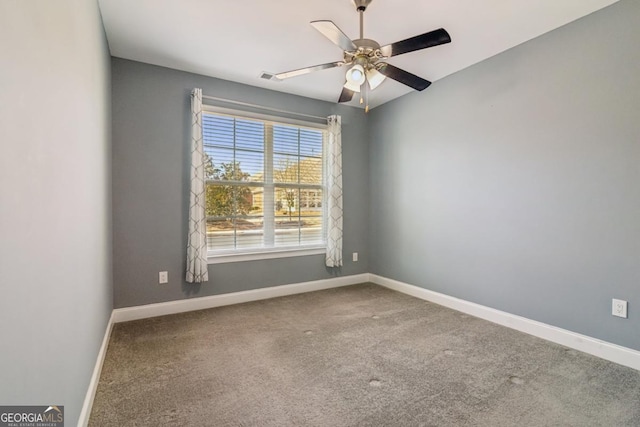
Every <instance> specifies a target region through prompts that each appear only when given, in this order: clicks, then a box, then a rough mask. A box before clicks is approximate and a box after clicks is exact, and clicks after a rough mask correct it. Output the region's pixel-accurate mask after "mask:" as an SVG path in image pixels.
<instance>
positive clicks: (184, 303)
mask: <svg viewBox="0 0 640 427" xmlns="http://www.w3.org/2000/svg"><path fill="white" fill-rule="evenodd" d="M368 281H369V274H368V273H363V274H355V275H352V276H343V277H334V278H331V279H323V280H316V281H312V282H303V283H295V284H291V285H282V286H273V287H270V288H262V289H253V290H250V291H241V292H233V293H229V294H222V295H212V296H208V297H199V298H191V299H184V300H178V301H169V302H162V303H157V304H148V305H140V306H137V307H127V308H117V309H115V310H113V321H114V322H115V323H118V322H128V321H130V320H138V319H146V318H149V317H156V316H165V315H168V314H176V313H184V312H188V311H195V310H204V309H207V308H214V307H221V306H224V305H232V304H240V303H243V302H251V301H258V300H263V299H268V298H276V297H282V296H286V295H294V294H300V293H304V292H312V291H320V290H323V289H330V288H338V287H341V286H348V285H355V284H358V283H363V282H368Z"/></svg>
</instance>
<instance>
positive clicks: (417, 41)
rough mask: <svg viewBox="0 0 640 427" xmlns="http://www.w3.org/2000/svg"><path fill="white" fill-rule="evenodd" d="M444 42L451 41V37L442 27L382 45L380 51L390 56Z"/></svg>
mask: <svg viewBox="0 0 640 427" xmlns="http://www.w3.org/2000/svg"><path fill="white" fill-rule="evenodd" d="M445 43H451V37H450V36H449V33H447V31H446V30H445V29H444V28H440V29H438V30H434V31H430V32H428V33H424V34H421V35H419V36H415V37H411V38H408V39H406V40H402V41H399V42H395V43H391V44H388V45H386V46H382V47H381V48H380V52H382V54H383V55H384V56H386V57H392V56H397V55H402V54H403V53H409V52H413V51H415V50H420V49H426V48H428V47H433V46H439V45H441V44H445Z"/></svg>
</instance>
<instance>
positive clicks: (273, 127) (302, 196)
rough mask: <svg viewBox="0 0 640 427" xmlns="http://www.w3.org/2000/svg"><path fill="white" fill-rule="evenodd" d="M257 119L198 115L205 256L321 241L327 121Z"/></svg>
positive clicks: (259, 251) (304, 247) (283, 248)
mask: <svg viewBox="0 0 640 427" xmlns="http://www.w3.org/2000/svg"><path fill="white" fill-rule="evenodd" d="M257 117H259V116H254V117H251V116H244V115H242V116H241V115H238V114H237V113H235V114H232V113H228V112H225V113H222V112H219V111H217V110H214V111H211V110H209V111H205V112H204V114H203V119H202V122H203V123H202V133H203V139H204V141H203V142H204V151H205V164H206V166H205V178H206V182H207V184H206V199H207V200H206V214H207V248H208V252H209V256H210V260H211V257H213V258H218V257H224V256H229V255H239V254H261V255H264V254H265V253H269V254H271V255H274V254H275V253H281V252H285V253H289V254H298V253H296V252H290V251H300V250H314V249H315V250H316V251H315V252H318V249H323V248H324V246H325V242H326V239H325V211H324V208H323V207H324V206H325V203H324V197H325V191H324V185H325V179H324V173H323V170H324V157H323V153H324V145H325V140H326V125H325V126H322V125H316V124H311V123H303V122H294V121H285V120H284V119H282V120H280V121H279V120H278V119H273V118H269V119H265V118H264V117H260V118H257ZM280 255H282V254H280ZM260 257H261V256H258V258H260ZM222 259H223V260H225V261H226V260H227V259H224V258H222ZM241 259H244V258H241Z"/></svg>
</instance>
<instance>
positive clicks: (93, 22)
mask: <svg viewBox="0 0 640 427" xmlns="http://www.w3.org/2000/svg"><path fill="white" fill-rule="evenodd" d="M0 52H2V66H1V67H0V94H2V96H1V98H0V204H1V207H0V289H1V290H2V296H1V297H0V343H1V344H0V347H1V350H0V403H1V404H2V405H51V404H57V405H64V406H65V415H66V420H65V421H66V422H67V424H66V425H69V426H72V425H75V424H76V422H77V420H78V416H79V414H80V410H81V407H82V403H83V400H84V397H85V394H86V392H87V388H88V386H89V380H90V378H91V373H92V372H93V368H94V365H95V363H96V358H97V354H98V351H99V349H100V345H101V342H102V338H103V337H104V333H105V330H106V325H107V321H108V319H109V316H110V314H111V308H112V287H111V229H110V224H111V204H110V203H111V202H110V182H111V175H110V173H111V165H110V157H111V153H110V104H111V102H110V89H109V82H110V76H109V68H110V62H109V53H108V49H107V44H106V41H105V38H104V33H103V30H102V23H101V20H100V15H99V11H98V5H97V2H96V1H95V0H93V1H86V0H58V1H52V2H47V1H2V2H0Z"/></svg>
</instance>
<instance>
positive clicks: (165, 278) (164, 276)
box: [158, 271, 169, 284]
mask: <svg viewBox="0 0 640 427" xmlns="http://www.w3.org/2000/svg"><path fill="white" fill-rule="evenodd" d="M158 283H160V284H164V283H169V273H168V272H166V271H161V272H160V273H158Z"/></svg>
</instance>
